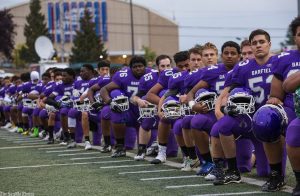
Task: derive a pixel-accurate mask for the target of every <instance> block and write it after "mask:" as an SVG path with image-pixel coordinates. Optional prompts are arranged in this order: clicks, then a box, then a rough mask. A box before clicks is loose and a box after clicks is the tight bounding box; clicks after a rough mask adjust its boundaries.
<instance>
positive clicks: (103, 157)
mask: <svg viewBox="0 0 300 196" xmlns="http://www.w3.org/2000/svg"><path fill="white" fill-rule="evenodd" d="M109 157H110V156H102V157H83V158H71V159H70V160H71V161H76V160H88V159H105V158H109Z"/></svg>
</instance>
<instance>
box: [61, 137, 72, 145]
mask: <svg viewBox="0 0 300 196" xmlns="http://www.w3.org/2000/svg"><path fill="white" fill-rule="evenodd" d="M69 141H70V140H68V139H67V138H65V139H64V140H63V141H62V142H60V143H59V145H61V146H67V145H68V143H69Z"/></svg>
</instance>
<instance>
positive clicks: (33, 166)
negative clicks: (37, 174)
mask: <svg viewBox="0 0 300 196" xmlns="http://www.w3.org/2000/svg"><path fill="white" fill-rule="evenodd" d="M129 161H132V160H119V161H99V162H83V163H58V164H51V165H50V164H49V165H24V166H15V167H1V168H0V170H9V169H24V168H41V167H55V166H71V165H89V164H105V163H122V162H129Z"/></svg>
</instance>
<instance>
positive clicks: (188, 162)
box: [181, 158, 200, 171]
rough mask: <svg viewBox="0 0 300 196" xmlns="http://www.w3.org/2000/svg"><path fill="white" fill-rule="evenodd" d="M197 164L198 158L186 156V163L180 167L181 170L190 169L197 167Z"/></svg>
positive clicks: (198, 162)
mask: <svg viewBox="0 0 300 196" xmlns="http://www.w3.org/2000/svg"><path fill="white" fill-rule="evenodd" d="M199 164H200V161H199V159H198V158H196V159H190V158H187V160H186V165H185V166H184V167H183V168H182V169H181V171H192V170H193V169H194V168H196V167H198V166H199Z"/></svg>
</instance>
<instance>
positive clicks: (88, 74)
mask: <svg viewBox="0 0 300 196" xmlns="http://www.w3.org/2000/svg"><path fill="white" fill-rule="evenodd" d="M93 76H94V67H93V66H92V65H91V64H83V65H82V67H81V68H80V77H81V78H82V79H83V80H89V79H91V78H92V77H93Z"/></svg>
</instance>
